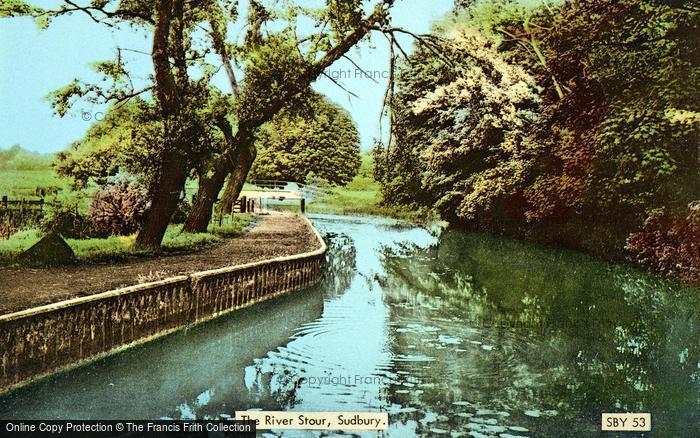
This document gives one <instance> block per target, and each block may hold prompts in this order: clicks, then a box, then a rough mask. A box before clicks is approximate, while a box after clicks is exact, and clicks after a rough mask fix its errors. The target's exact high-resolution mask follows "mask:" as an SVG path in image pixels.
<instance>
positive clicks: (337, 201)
mask: <svg viewBox="0 0 700 438" xmlns="http://www.w3.org/2000/svg"><path fill="white" fill-rule="evenodd" d="M373 168H374V162H373V159H372V156H371V154H369V153H364V154H362V163H361V165H360V170H359V172H358V173H357V176H355V178H353V180H352V181H350V182H349V183H348V184H347V185H346V186H345V187H333V188H331V189H330V191H329V192H328V193H327V194H325V195H323V196H321V197H319V198H318V199H317V200H314V201H312V202H309V204H308V206H307V210H308V211H309V212H310V213H331V214H353V215H361V216H385V217H392V218H396V219H404V220H409V221H413V222H424V221H427V220H431V219H434V215H433V214H432V213H430V212H427V211H425V210H415V209H409V208H408V207H397V206H388V205H382V204H381V187H380V185H379V183H378V182H377V181H375V180H374V176H373V174H374V170H373Z"/></svg>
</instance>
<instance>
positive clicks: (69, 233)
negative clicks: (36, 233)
mask: <svg viewBox="0 0 700 438" xmlns="http://www.w3.org/2000/svg"><path fill="white" fill-rule="evenodd" d="M40 228H41V230H42V231H44V232H47V233H48V232H49V231H55V232H57V233H58V234H60V235H62V236H63V237H66V238H71V239H85V238H88V237H94V236H95V235H96V231H95V228H94V227H93V224H92V220H91V219H90V216H88V215H86V214H84V213H82V212H81V209H80V201H79V200H76V199H71V200H63V201H60V202H59V201H57V202H56V203H54V204H52V205H51V206H50V207H49V208H48V211H47V213H46V215H45V216H44V217H43V219H42V220H41V224H40Z"/></svg>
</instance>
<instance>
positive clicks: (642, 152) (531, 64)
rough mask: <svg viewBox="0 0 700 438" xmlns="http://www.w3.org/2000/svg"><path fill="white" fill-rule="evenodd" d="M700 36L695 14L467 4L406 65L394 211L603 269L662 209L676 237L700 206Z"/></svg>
mask: <svg viewBox="0 0 700 438" xmlns="http://www.w3.org/2000/svg"><path fill="white" fill-rule="evenodd" d="M699 26H700V8H698V7H697V5H696V4H695V3H694V2H691V1H673V2H668V1H650V0H623V1H613V0H603V1H596V2H589V1H567V2H554V1H552V2H549V1H542V2H529V3H528V2H520V1H517V0H480V1H476V2H470V1H468V2H460V3H459V4H458V7H457V10H456V12H455V15H454V17H452V18H451V19H449V20H445V21H444V22H442V23H439V24H438V25H437V26H436V28H435V36H436V38H437V41H439V44H440V49H439V50H430V48H426V47H418V48H417V50H416V51H415V53H414V54H413V55H412V56H411V57H410V58H409V59H408V60H407V61H405V62H403V63H400V65H399V71H398V74H397V81H396V93H395V95H393V96H392V98H391V110H392V118H393V121H394V123H393V128H392V141H391V142H390V143H389V144H388V145H387V146H385V147H384V148H382V149H379V150H378V151H377V162H378V163H380V167H379V168H378V169H377V172H376V173H377V177H378V179H379V180H380V181H381V182H382V183H383V196H384V201H385V202H386V203H398V204H409V205H411V204H418V205H431V204H432V203H433V202H435V206H436V207H437V209H438V210H439V211H440V213H441V214H442V216H443V217H444V218H446V219H448V220H449V221H450V222H452V223H453V224H458V225H461V226H471V227H478V228H481V229H487V230H490V231H497V232H505V233H512V234H516V235H520V236H525V237H530V238H535V239H538V240H544V241H548V242H557V243H563V244H565V245H569V246H575V247H579V248H584V249H587V250H590V251H593V252H595V253H598V254H601V255H604V256H606V257H610V256H613V257H615V256H618V257H620V256H622V255H623V254H625V251H626V250H629V249H630V248H631V247H627V248H626V242H627V241H628V239H629V238H630V236H631V235H632V234H634V233H639V232H642V231H643V230H642V229H643V227H644V226H645V225H644V224H645V221H646V220H647V218H651V217H654V218H656V219H655V221H652V222H648V221H647V223H649V224H651V223H653V224H658V223H659V220H658V215H659V213H658V211H659V209H663V211H664V214H665V215H666V216H667V220H666V222H668V223H673V224H677V225H673V226H669V227H667V229H668V230H670V229H675V228H673V227H676V228H677V227H678V226H680V225H678V221H679V220H680V221H682V220H685V217H686V216H687V215H688V214H689V211H690V210H689V205H690V204H691V203H692V201H694V200H698V199H700V173H699V172H700V156H699V154H700V151H699V150H698V142H697V139H698V138H699V136H700V93H698V91H697V90H698V89H700V62H699V60H700V51H699V49H698V45H697V35H698V31H699V30H700V29H698V27H699ZM649 226H651V225H649ZM658 228H659V227H658V226H656V225H654V230H655V231H654V232H658ZM669 232H671V231H669ZM684 235H686V234H684ZM695 238H697V240H698V241H700V236H695V237H693V239H695ZM684 239H687V237H684ZM651 240H653V239H651V238H649V239H645V238H641V237H639V236H637V238H636V239H635V240H634V242H637V243H638V242H646V241H651ZM657 240H658V239H657ZM676 240H678V239H676ZM681 240H682V239H681ZM666 241H667V242H671V241H674V238H671V237H669V238H668V239H666ZM669 244H670V243H669ZM693 245H695V246H694V248H696V249H695V250H693V249H692V248H693ZM632 246H635V247H638V246H639V245H632ZM687 248H690V249H685V250H683V251H681V252H684V253H688V251H689V252H690V253H692V252H693V251H698V248H697V244H696V243H694V244H691V245H690V247H687ZM638 249H639V248H637V250H638ZM654 251H657V252H659V253H661V252H663V251H662V250H661V249H656V250H654ZM695 257H697V260H698V263H700V257H698V256H697V255H696V256H695Z"/></svg>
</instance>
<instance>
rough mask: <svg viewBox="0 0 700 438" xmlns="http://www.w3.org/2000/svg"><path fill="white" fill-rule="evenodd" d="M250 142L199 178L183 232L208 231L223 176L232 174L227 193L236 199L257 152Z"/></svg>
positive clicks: (244, 143) (241, 145)
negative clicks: (205, 176) (229, 188)
mask: <svg viewBox="0 0 700 438" xmlns="http://www.w3.org/2000/svg"><path fill="white" fill-rule="evenodd" d="M236 137H238V136H236ZM252 142H253V140H252V139H250V140H248V141H245V142H242V143H240V144H239V147H237V148H236V149H235V150H234V152H233V153H232V154H229V156H227V157H226V158H224V159H222V160H221V161H220V162H219V163H217V166H216V167H215V168H214V172H213V173H212V175H211V176H210V177H208V178H205V179H202V180H200V182H199V188H198V189H197V194H196V195H195V197H194V200H193V202H192V210H191V211H190V214H189V215H188V216H187V220H186V221H185V226H184V228H183V231H185V232H188V233H204V232H206V231H207V227H208V226H209V221H211V215H212V210H213V208H214V204H215V203H216V201H217V198H218V196H219V192H220V191H221V188H222V187H223V186H224V182H225V180H226V176H227V175H229V174H230V175H231V177H230V179H229V181H230V182H229V184H230V185H232V187H231V190H232V192H231V195H230V196H233V197H232V198H231V199H233V200H234V201H235V200H236V199H237V198H238V195H239V194H240V193H241V189H242V188H243V184H245V180H246V177H247V176H248V171H249V170H250V168H251V166H252V165H253V161H254V160H255V155H256V151H255V146H253V144H252ZM223 202H226V201H223ZM231 202H233V201H231ZM229 212H230V211H229Z"/></svg>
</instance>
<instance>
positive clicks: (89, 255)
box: [0, 215, 252, 265]
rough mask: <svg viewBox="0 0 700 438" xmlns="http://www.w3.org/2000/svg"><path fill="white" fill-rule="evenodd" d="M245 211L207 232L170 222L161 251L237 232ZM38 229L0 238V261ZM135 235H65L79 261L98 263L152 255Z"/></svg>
mask: <svg viewBox="0 0 700 438" xmlns="http://www.w3.org/2000/svg"><path fill="white" fill-rule="evenodd" d="M251 221H252V219H251V217H250V216H247V215H245V216H244V215H238V216H236V217H235V218H234V220H233V221H232V222H230V223H228V224H225V225H223V226H221V227H218V226H217V227H211V228H210V229H209V230H208V232H207V233H183V232H182V225H170V226H169V227H168V229H167V231H166V232H165V236H164V238H163V243H162V246H161V250H162V251H163V252H193V251H197V250H201V249H203V248H206V247H209V246H211V245H213V244H214V243H217V242H220V241H221V240H222V239H223V238H225V237H232V236H237V235H240V234H241V233H242V232H243V231H244V230H245V228H246V227H248V225H249V224H250V223H251ZM41 235H42V233H41V232H40V231H39V230H36V229H30V230H24V231H20V232H18V233H15V234H14V235H13V236H12V238H10V239H8V240H0V265H10V264H13V263H14V262H15V260H16V258H17V256H18V255H20V254H21V253H22V252H23V251H25V250H26V249H27V248H29V247H30V246H32V245H33V244H34V243H36V241H38V240H39V238H40V237H41ZM135 240H136V235H135V234H133V235H130V236H109V237H107V238H100V239H98V238H94V239H66V243H68V245H69V246H70V247H71V249H73V252H74V253H75V256H76V257H77V259H78V261H80V262H81V263H86V264H89V263H100V262H110V261H118V260H125V259H129V258H133V257H146V256H151V255H154V254H153V253H152V252H150V251H148V250H144V249H141V248H137V247H135V245H134V242H135Z"/></svg>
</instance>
